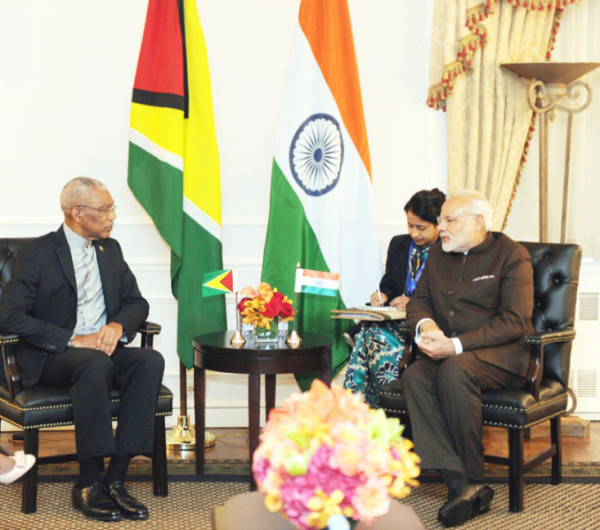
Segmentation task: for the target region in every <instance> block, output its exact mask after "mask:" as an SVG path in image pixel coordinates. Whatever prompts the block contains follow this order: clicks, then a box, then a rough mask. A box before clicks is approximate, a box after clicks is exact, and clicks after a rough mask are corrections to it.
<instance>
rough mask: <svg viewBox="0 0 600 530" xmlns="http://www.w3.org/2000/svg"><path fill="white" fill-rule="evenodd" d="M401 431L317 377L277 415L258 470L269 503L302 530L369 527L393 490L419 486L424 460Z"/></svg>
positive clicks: (256, 460) (264, 438)
mask: <svg viewBox="0 0 600 530" xmlns="http://www.w3.org/2000/svg"><path fill="white" fill-rule="evenodd" d="M276 295H277V292H276V291H274V292H273V298H276ZM401 434H402V427H401V426H400V424H399V423H398V421H397V420H390V419H388V418H386V417H385V414H383V413H382V412H381V411H374V410H372V409H370V408H369V407H368V405H366V403H364V402H363V401H362V400H361V398H360V397H358V396H356V395H353V394H352V393H351V392H350V391H347V390H344V389H342V388H340V387H337V386H333V387H332V388H328V387H327V386H326V385H325V384H323V383H322V382H321V381H318V380H315V381H313V384H312V386H311V388H310V390H309V391H308V392H304V393H303V394H294V395H292V396H290V397H289V398H287V399H286V400H285V402H284V405H283V407H282V408H280V409H273V410H272V411H271V412H270V414H269V419H268V421H267V424H266V425H265V428H264V430H263V432H262V434H261V443H260V445H259V447H258V448H257V449H256V451H255V453H254V457H253V466H252V470H253V473H254V477H255V479H256V482H257V485H258V488H259V490H260V491H262V492H263V493H264V494H265V504H266V506H267V507H268V508H269V509H270V510H271V511H281V512H283V513H284V514H285V516H286V517H287V518H288V519H289V521H290V523H291V524H293V525H294V526H296V527H297V528H301V529H313V528H314V529H316V528H325V527H326V524H327V520H328V518H329V517H330V516H331V515H338V514H341V515H344V516H346V517H349V518H352V519H354V520H361V521H365V522H367V523H368V524H370V523H372V522H373V520H374V519H375V518H376V517H379V516H380V515H382V514H384V513H386V512H387V511H388V510H389V506H390V495H394V496H397V497H399V498H402V497H404V496H406V495H408V493H409V492H410V487H414V486H416V485H418V483H417V482H416V477H417V476H418V475H419V473H420V470H419V467H418V462H419V457H418V456H417V455H415V454H414V453H413V452H411V449H412V443H411V442H410V441H409V440H405V439H404V438H402V436H401Z"/></svg>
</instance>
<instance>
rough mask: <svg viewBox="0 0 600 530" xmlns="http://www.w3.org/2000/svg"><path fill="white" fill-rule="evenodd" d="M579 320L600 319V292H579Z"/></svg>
mask: <svg viewBox="0 0 600 530" xmlns="http://www.w3.org/2000/svg"><path fill="white" fill-rule="evenodd" d="M579 320H598V293H579Z"/></svg>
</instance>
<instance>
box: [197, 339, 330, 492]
mask: <svg viewBox="0 0 600 530" xmlns="http://www.w3.org/2000/svg"><path fill="white" fill-rule="evenodd" d="M233 333H234V332H233V331H225V332H218V333H208V334H206V335H200V336H198V337H196V338H195V339H194V406H195V411H194V414H195V423H196V474H200V473H203V472H204V436H205V431H206V421H205V417H206V373H205V370H213V371H215V372H226V373H233V374H248V427H249V453H250V454H249V458H250V465H252V455H253V454H254V451H255V450H256V448H257V447H258V435H259V431H260V376H261V375H263V374H264V376H265V404H266V413H267V417H268V414H269V411H270V410H271V409H272V408H273V407H274V406H275V386H276V381H275V377H276V375H277V374H296V373H305V372H318V374H319V377H320V379H321V380H322V381H323V382H325V383H326V384H328V385H329V384H331V344H332V341H331V339H330V338H329V337H327V336H324V335H317V334H314V333H305V334H304V335H303V336H302V344H301V345H300V347H298V348H295V349H292V348H289V347H288V346H287V344H286V343H285V341H283V340H280V341H279V342H277V343H274V344H269V345H262V344H261V345H256V346H255V345H254V343H253V342H252V339H250V340H249V341H248V342H247V343H246V344H245V345H244V347H243V348H234V347H233V346H231V342H230V341H231V337H232V336H233ZM250 478H251V489H253V490H254V489H256V484H255V483H254V478H253V477H252V473H250Z"/></svg>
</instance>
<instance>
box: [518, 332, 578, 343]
mask: <svg viewBox="0 0 600 530" xmlns="http://www.w3.org/2000/svg"><path fill="white" fill-rule="evenodd" d="M574 338H575V330H574V329H563V330H562V331H546V332H544V333H532V334H531V335H527V336H526V337H525V344H530V345H531V344H540V345H545V344H552V343H553V342H567V341H569V340H573V339H574Z"/></svg>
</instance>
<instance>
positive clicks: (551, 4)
mask: <svg viewBox="0 0 600 530" xmlns="http://www.w3.org/2000/svg"><path fill="white" fill-rule="evenodd" d="M579 1H580V0H484V1H482V0H435V4H434V20H433V32H432V45H431V60H430V83H431V88H430V89H429V95H428V99H427V104H428V105H429V106H430V107H433V108H436V109H443V110H445V111H446V113H447V120H446V135H447V144H448V192H449V193H452V192H453V191H456V190H459V189H462V188H469V189H476V190H479V191H481V192H482V193H484V194H485V195H486V196H487V197H488V199H489V200H490V202H491V204H492V206H493V208H494V221H493V226H494V229H496V230H499V229H502V228H503V226H504V224H505V222H506V219H507V217H508V214H509V212H510V206H511V203H512V199H513V197H514V193H515V192H516V188H517V186H518V183H519V178H520V175H521V169H522V167H523V164H524V163H525V161H526V157H527V152H528V148H529V140H530V139H531V135H532V134H533V130H534V123H535V121H534V120H535V116H534V115H533V113H532V111H531V110H530V109H529V106H528V104H527V95H526V93H527V83H526V82H525V81H524V80H522V79H521V78H519V77H518V76H517V75H516V74H513V73H511V72H508V71H506V70H504V69H503V68H502V67H501V66H500V65H501V64H502V63H514V62H533V61H543V60H547V59H550V54H551V52H552V49H553V47H554V41H555V37H556V34H557V32H558V28H559V26H560V17H561V15H562V12H563V10H564V9H565V8H566V7H567V6H568V5H569V4H573V3H577V2H579Z"/></svg>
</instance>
